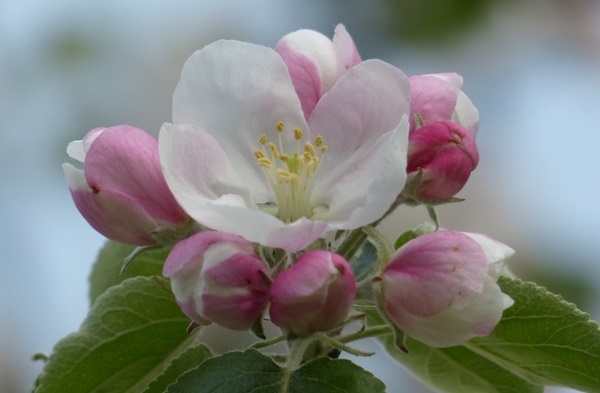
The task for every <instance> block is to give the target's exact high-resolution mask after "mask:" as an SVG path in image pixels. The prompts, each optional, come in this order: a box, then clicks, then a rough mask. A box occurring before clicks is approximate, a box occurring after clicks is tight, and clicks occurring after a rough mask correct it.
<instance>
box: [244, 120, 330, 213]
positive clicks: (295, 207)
mask: <svg viewBox="0 0 600 393" xmlns="http://www.w3.org/2000/svg"><path fill="white" fill-rule="evenodd" d="M285 130H286V127H285V124H284V123H283V122H282V121H279V122H277V123H275V131H276V132H277V139H276V140H275V141H276V142H277V144H276V143H273V142H272V141H269V138H268V137H267V135H266V134H263V135H261V136H260V138H259V139H258V142H259V143H260V144H261V145H262V146H263V148H262V149H257V150H254V157H255V158H256V162H257V164H258V166H260V167H261V168H263V170H264V171H265V175H266V176H267V179H268V181H269V183H270V185H271V188H272V189H273V196H274V200H271V201H266V202H265V203H264V206H265V207H268V210H266V211H268V212H270V213H274V212H273V207H274V206H275V207H276V213H274V214H276V216H277V217H278V218H279V219H281V220H283V221H284V222H293V221H296V220H297V219H299V218H301V217H309V218H310V217H312V216H313V214H314V213H313V206H311V204H310V195H311V190H312V181H313V177H314V174H315V172H316V171H317V169H318V167H319V162H320V155H321V154H322V153H324V152H325V151H326V150H327V145H325V141H324V138H323V136H322V135H318V136H317V137H316V138H314V142H311V141H306V140H304V131H302V129H301V128H299V127H296V128H293V129H291V132H293V136H294V139H295V140H296V141H297V142H298V143H297V144H292V145H289V143H290V141H289V139H287V138H286V137H285V136H284V132H290V131H285ZM288 130H290V129H289V128H288ZM273 136H274V135H273ZM284 141H287V142H286V143H285V144H284ZM290 148H291V151H290Z"/></svg>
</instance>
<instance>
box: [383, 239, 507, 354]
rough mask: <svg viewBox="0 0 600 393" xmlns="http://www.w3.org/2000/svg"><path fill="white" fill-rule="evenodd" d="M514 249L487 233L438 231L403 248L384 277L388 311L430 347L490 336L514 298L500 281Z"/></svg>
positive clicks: (386, 309)
mask: <svg viewBox="0 0 600 393" xmlns="http://www.w3.org/2000/svg"><path fill="white" fill-rule="evenodd" d="M513 253H514V251H513V250H512V249H511V248H510V247H508V246H506V245H504V244H502V243H499V242H496V241H495V240H492V239H490V238H489V237H487V236H484V235H479V234H465V233H461V232H453V231H437V232H432V233H429V234H426V235H423V236H420V237H418V238H416V239H414V240H411V241H410V242H408V243H406V244H405V245H404V246H403V247H401V248H400V249H399V250H398V252H397V253H396V255H395V256H394V257H393V258H392V261H391V263H390V264H389V265H388V266H387V267H386V268H385V269H384V271H383V273H382V275H381V290H382V295H383V301H384V309H385V312H386V313H387V315H388V316H389V318H390V319H391V320H392V321H393V322H394V323H395V324H396V325H397V326H398V327H399V328H400V329H401V330H403V331H404V332H405V333H406V334H408V335H409V336H412V337H414V338H416V339H417V340H419V341H421V342H423V343H425V344H427V345H429V346H432V347H450V346H453V345H460V344H462V343H464V342H466V341H467V340H469V339H471V338H473V337H477V336H487V335H489V334H490V333H491V332H492V330H493V329H494V327H495V326H496V324H497V323H498V322H499V321H500V318H501V317H502V312H503V310H504V309H506V308H508V307H510V306H511V305H512V303H513V302H512V299H511V298H510V297H508V296H507V295H505V294H503V293H502V292H501V291H500V287H498V285H497V284H496V280H497V278H498V275H499V271H500V268H501V266H502V264H503V262H504V260H505V259H506V258H508V257H509V256H511V255H512V254H513Z"/></svg>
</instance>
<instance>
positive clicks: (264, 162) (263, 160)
mask: <svg viewBox="0 0 600 393" xmlns="http://www.w3.org/2000/svg"><path fill="white" fill-rule="evenodd" d="M256 162H258V165H259V166H261V167H263V168H268V169H271V168H273V162H272V161H271V160H269V159H268V158H267V157H261V158H259V159H258V160H256Z"/></svg>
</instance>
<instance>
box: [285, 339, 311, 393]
mask: <svg viewBox="0 0 600 393" xmlns="http://www.w3.org/2000/svg"><path fill="white" fill-rule="evenodd" d="M313 341H314V340H313V338H312V337H308V338H297V339H295V340H294V341H292V347H291V348H290V356H289V357H288V361H287V363H286V364H285V367H284V369H283V383H282V384H281V393H286V392H287V391H288V384H289V382H290V378H291V376H292V373H293V372H294V371H296V369H298V368H299V367H300V365H301V364H302V358H303V356H304V352H306V349H307V348H308V346H309V345H310V344H311V343H312V342H313Z"/></svg>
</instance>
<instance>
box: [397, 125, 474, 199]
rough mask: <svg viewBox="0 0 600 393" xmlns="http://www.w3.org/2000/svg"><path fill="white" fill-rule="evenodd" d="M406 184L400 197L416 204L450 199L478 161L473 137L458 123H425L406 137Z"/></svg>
mask: <svg viewBox="0 0 600 393" xmlns="http://www.w3.org/2000/svg"><path fill="white" fill-rule="evenodd" d="M408 140H409V142H408V166H407V169H406V170H407V172H408V173H409V177H408V181H407V183H406V187H405V189H404V191H403V194H404V195H405V196H407V197H409V198H411V199H414V200H418V201H439V200H444V199H447V198H451V197H453V196H454V195H455V194H456V193H458V192H459V191H460V190H461V189H462V188H463V186H464V185H465V184H466V182H467V180H468V179H469V176H470V175H471V172H472V171H473V170H474V169H475V167H476V166H477V164H478V162H479V152H478V150H477V145H476V144H475V137H474V135H473V134H472V133H471V132H469V131H467V130H466V129H465V128H463V127H462V126H460V125H459V124H457V123H452V122H449V121H441V122H436V123H430V124H427V125H425V126H423V127H421V128H419V129H418V130H417V131H415V132H412V133H410V135H409V137H408Z"/></svg>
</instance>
